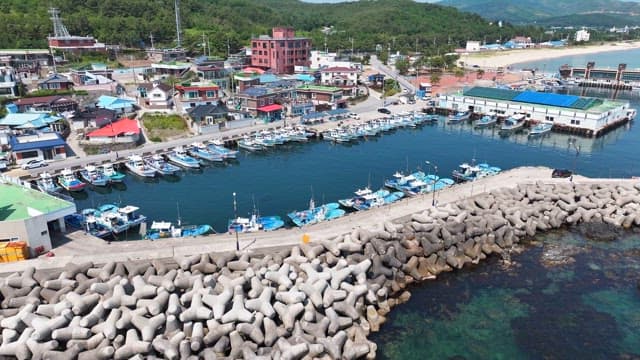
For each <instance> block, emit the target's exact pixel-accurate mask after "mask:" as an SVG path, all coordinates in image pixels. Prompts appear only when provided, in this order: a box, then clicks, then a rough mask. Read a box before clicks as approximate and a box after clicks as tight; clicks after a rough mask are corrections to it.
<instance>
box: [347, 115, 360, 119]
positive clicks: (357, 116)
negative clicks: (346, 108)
mask: <svg viewBox="0 0 640 360" xmlns="http://www.w3.org/2000/svg"><path fill="white" fill-rule="evenodd" d="M349 117H350V118H352V119H356V120H360V115H358V114H356V113H350V114H349Z"/></svg>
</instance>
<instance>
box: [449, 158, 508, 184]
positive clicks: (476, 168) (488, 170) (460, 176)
mask: <svg viewBox="0 0 640 360" xmlns="http://www.w3.org/2000/svg"><path fill="white" fill-rule="evenodd" d="M500 171H502V169H500V168H499V167H495V166H490V165H489V164H487V163H481V164H478V165H475V162H474V161H472V162H471V164H469V163H462V164H460V165H459V167H458V169H456V170H453V178H454V179H455V180H457V181H459V182H463V181H475V180H477V179H480V178H483V177H487V176H492V175H496V174H498V173H499V172H500Z"/></svg>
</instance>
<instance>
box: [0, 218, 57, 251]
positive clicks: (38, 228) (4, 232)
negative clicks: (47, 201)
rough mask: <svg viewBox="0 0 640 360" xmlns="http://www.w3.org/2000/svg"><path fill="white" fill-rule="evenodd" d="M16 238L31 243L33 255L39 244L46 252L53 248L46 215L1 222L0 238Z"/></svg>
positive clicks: (30, 247) (30, 248)
mask: <svg viewBox="0 0 640 360" xmlns="http://www.w3.org/2000/svg"><path fill="white" fill-rule="evenodd" d="M14 238H17V240H19V241H25V242H26V243H27V244H28V245H29V252H30V255H31V256H34V249H35V248H37V247H38V246H43V247H44V250H45V252H46V251H49V250H51V238H50V236H49V229H48V227H47V221H46V219H45V217H44V216H35V217H32V218H29V219H25V220H13V221H2V222H0V240H8V239H14Z"/></svg>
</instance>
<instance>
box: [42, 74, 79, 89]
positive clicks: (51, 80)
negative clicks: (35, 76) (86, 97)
mask: <svg viewBox="0 0 640 360" xmlns="http://www.w3.org/2000/svg"><path fill="white" fill-rule="evenodd" d="M72 88H73V81H71V80H69V78H67V77H66V76H64V75H60V74H51V75H49V76H48V77H47V78H45V79H42V80H40V81H38V89H40V90H54V91H59V90H71V89H72Z"/></svg>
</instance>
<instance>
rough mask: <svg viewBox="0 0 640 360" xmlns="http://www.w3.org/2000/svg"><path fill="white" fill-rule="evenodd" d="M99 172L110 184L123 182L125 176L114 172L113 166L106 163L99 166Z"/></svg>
mask: <svg viewBox="0 0 640 360" xmlns="http://www.w3.org/2000/svg"><path fill="white" fill-rule="evenodd" d="M101 168H102V169H101V171H102V173H103V174H104V175H105V176H106V177H108V178H109V181H111V182H112V183H121V182H122V181H124V178H125V177H126V175H125V174H123V173H121V172H119V171H116V170H115V169H114V168H113V164H111V163H107V164H102V166H101Z"/></svg>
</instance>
